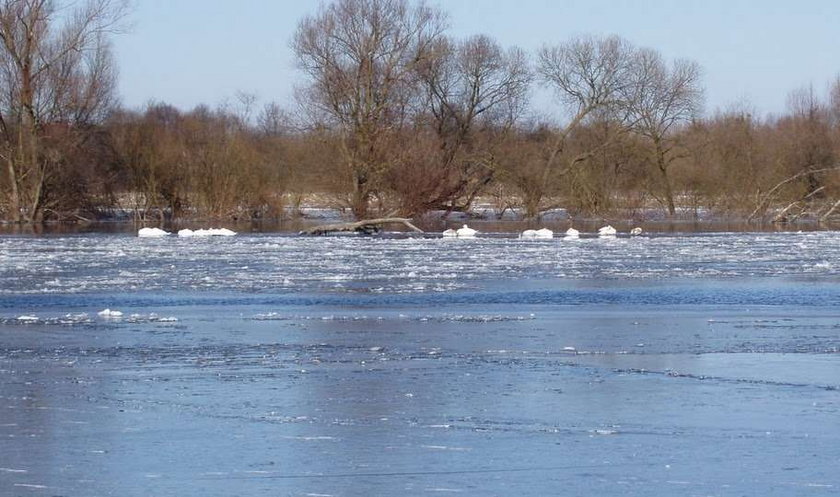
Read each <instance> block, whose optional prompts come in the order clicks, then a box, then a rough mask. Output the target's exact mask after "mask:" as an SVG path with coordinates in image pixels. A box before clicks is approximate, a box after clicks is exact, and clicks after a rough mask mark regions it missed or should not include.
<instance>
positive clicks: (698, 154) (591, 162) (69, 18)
mask: <svg viewBox="0 0 840 497" xmlns="http://www.w3.org/2000/svg"><path fill="white" fill-rule="evenodd" d="M129 15H130V12H129V10H128V8H127V4H126V3H125V2H123V1H121V0H82V1H79V2H72V3H71V2H60V1H51V0H0V219H3V220H6V221H8V222H17V223H33V224H37V223H42V222H45V221H67V220H89V219H102V218H107V217H113V216H116V215H118V214H120V213H123V215H124V214H125V213H131V215H133V216H137V217H138V218H144V219H158V218H159V219H164V218H165V219H197V218H213V219H219V220H225V219H228V220H229V219H239V220H243V219H255V218H261V219H269V218H281V217H283V216H287V215H290V213H293V212H295V209H296V208H298V207H300V206H301V204H307V205H312V204H317V205H319V206H327V207H332V208H341V209H346V211H347V212H348V213H352V215H353V216H354V217H356V218H359V219H363V218H367V217H371V216H374V215H376V216H382V215H400V216H408V217H422V216H424V215H426V214H428V213H431V212H439V211H444V212H453V211H466V210H469V209H470V207H471V205H473V204H474V203H475V202H476V201H477V199H481V200H482V202H490V203H492V204H493V205H494V206H496V207H497V208H498V209H499V210H500V211H501V210H502V209H506V208H516V209H520V210H521V212H523V213H524V215H525V216H526V217H528V218H532V219H533V218H538V217H539V215H540V213H541V212H544V211H545V210H546V209H550V208H557V207H562V208H566V209H567V210H569V212H571V213H573V214H574V215H586V216H608V215H617V213H620V214H621V215H625V216H629V217H639V216H644V215H647V214H646V213H650V212H652V211H656V212H660V213H662V214H663V215H664V216H666V217H686V216H694V215H696V214H697V213H699V212H702V213H706V214H711V215H725V216H738V217H740V218H742V219H748V220H756V221H793V220H796V219H813V220H822V221H829V220H831V219H832V218H834V219H837V218H838V217H840V162H838V156H839V155H840V79H838V80H837V81H834V82H833V83H831V82H826V83H828V84H827V85H826V86H827V87H828V88H829V90H828V91H827V92H825V93H824V92H817V91H814V90H813V88H805V89H798V90H797V89H792V92H791V93H790V95H789V106H788V110H787V112H786V113H785V114H784V115H778V116H773V117H759V116H756V115H755V112H754V111H751V110H750V109H749V108H738V107H733V108H732V109H730V110H727V111H723V112H719V113H716V114H714V115H706V114H704V112H703V104H704V101H703V100H704V99H703V82H702V71H701V68H700V67H699V66H698V64H697V63H695V62H693V61H690V60H666V59H665V58H663V56H662V55H661V54H660V53H659V52H657V51H656V50H655V49H651V48H643V47H637V46H634V45H633V44H631V43H630V42H628V41H627V40H624V39H621V38H619V37H595V36H581V37H576V38H571V39H565V40H545V42H546V43H545V45H544V46H543V48H541V49H540V50H539V51H537V52H536V53H526V52H524V51H523V50H520V49H518V48H516V47H504V46H501V45H500V44H499V43H498V42H497V41H495V40H494V39H492V38H491V37H488V36H485V35H474V36H470V37H467V38H464V39H459V38H454V37H452V36H451V35H450V34H449V33H448V31H447V15H446V13H445V12H443V11H441V10H440V9H439V8H436V7H433V6H430V5H427V4H424V3H421V2H412V1H408V0H334V1H332V2H330V3H326V4H324V5H323V6H321V7H320V8H319V9H317V10H315V11H313V13H312V14H311V15H310V16H309V17H306V18H303V19H301V20H300V21H299V23H298V27H297V31H296V33H295V35H294V38H293V40H292V43H291V47H290V50H292V51H293V52H294V54H295V56H296V59H297V61H298V66H299V70H300V71H301V72H302V74H303V75H305V81H306V87H305V88H303V89H302V90H301V91H299V92H298V94H297V96H296V101H295V102H290V103H289V104H288V105H285V106H281V105H279V104H276V103H271V104H267V105H264V106H261V105H257V104H256V99H255V98H254V97H253V96H251V95H248V94H245V93H242V94H239V95H237V96H236V98H235V99H233V101H232V103H228V104H226V105H222V106H218V107H211V106H206V105H202V106H199V107H197V108H194V109H192V110H189V111H185V110H179V109H177V108H175V107H173V106H171V105H168V104H166V103H165V102H159V103H153V104H150V105H148V106H147V107H146V108H144V109H126V108H122V107H121V106H120V105H119V104H118V96H117V95H116V94H115V92H116V78H117V76H116V67H115V62H114V58H113V56H112V53H111V48H110V39H111V38H112V37H113V36H119V34H117V33H118V31H119V28H120V26H121V25H122V24H123V23H124V22H125V20H126V19H127V17H128V16H129ZM535 15H537V14H536V13H535ZM537 87H539V88H541V89H545V90H550V91H551V92H552V95H553V96H554V102H555V104H556V105H555V106H554V108H553V109H550V110H548V111H547V110H546V109H538V108H534V106H533V105H532V103H531V102H530V101H529V97H530V96H531V95H532V93H533V90H534V89H535V88H537Z"/></svg>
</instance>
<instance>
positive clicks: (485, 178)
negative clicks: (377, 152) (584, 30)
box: [390, 35, 530, 215]
mask: <svg viewBox="0 0 840 497" xmlns="http://www.w3.org/2000/svg"><path fill="white" fill-rule="evenodd" d="M417 74H418V77H419V78H420V81H421V84H422V87H423V91H424V98H423V99H422V100H421V101H420V105H421V106H420V108H419V109H418V117H417V119H416V123H415V126H414V127H413V129H412V130H411V131H410V134H409V135H407V136H406V141H407V143H406V144H405V145H403V146H402V147H400V148H401V150H402V152H403V153H401V154H400V158H401V161H400V163H399V167H398V168H395V169H394V170H393V171H392V172H393V174H392V175H391V179H392V182H391V185H390V186H391V189H392V190H394V191H395V192H396V193H397V195H398V196H399V197H400V200H401V210H402V211H404V212H405V213H406V214H411V215H413V214H418V213H421V212H425V211H428V210H431V209H445V210H449V211H451V210H465V209H466V208H467V207H469V205H470V203H471V202H472V200H473V199H474V198H475V196H476V195H477V194H478V193H479V192H480V191H481V189H482V188H483V187H484V186H485V185H486V184H487V183H488V182H489V181H490V180H491V179H492V177H493V174H494V167H493V158H492V152H491V148H492V147H490V146H489V145H491V144H492V142H493V140H492V139H487V138H488V137H489V136H490V135H496V134H498V133H504V132H505V130H506V129H509V128H510V127H511V126H512V125H513V124H514V122H515V120H516V118H517V117H518V116H519V114H520V113H521V111H522V109H523V108H524V102H525V100H526V96H527V91H528V85H529V82H530V71H529V70H528V64H527V60H526V57H525V54H524V53H523V52H522V51H521V50H519V49H516V48H512V49H509V50H504V49H502V48H501V47H500V46H499V45H498V44H497V43H496V42H495V41H493V40H492V39H491V38H489V37H487V36H484V35H477V36H473V37H470V38H468V39H466V40H464V41H462V42H456V41H453V40H451V39H447V38H441V39H440V40H439V41H438V42H437V43H436V44H435V45H434V49H433V50H431V51H430V52H429V54H428V56H427V57H426V58H424V59H423V60H421V61H420V63H419V64H418V67H417ZM420 137H422V139H420ZM417 145H420V146H417Z"/></svg>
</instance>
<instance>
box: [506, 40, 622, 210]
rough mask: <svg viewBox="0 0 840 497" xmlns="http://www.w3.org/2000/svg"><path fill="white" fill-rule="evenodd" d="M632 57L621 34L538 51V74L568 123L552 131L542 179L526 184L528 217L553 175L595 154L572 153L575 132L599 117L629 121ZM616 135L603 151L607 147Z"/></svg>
mask: <svg viewBox="0 0 840 497" xmlns="http://www.w3.org/2000/svg"><path fill="white" fill-rule="evenodd" d="M632 55H633V48H632V46H630V44H629V43H627V42H626V41H624V40H622V39H621V38H619V37H616V36H611V37H607V38H596V37H580V38H574V39H572V40H570V41H568V42H565V43H562V44H560V45H555V46H545V47H543V48H542V49H541V50H540V51H539V54H538V64H537V71H538V73H539V75H540V77H541V79H542V82H543V83H545V84H547V85H548V86H549V87H550V88H551V89H552V90H553V91H554V93H555V95H556V98H557V100H558V102H559V103H560V104H561V105H562V106H563V109H564V118H565V122H564V123H562V124H560V125H559V126H554V127H552V128H550V136H547V137H546V138H547V140H546V141H545V152H544V154H543V155H544V156H543V159H542V164H543V165H542V167H541V171H540V173H539V176H538V178H536V179H535V180H534V181H528V182H526V183H527V184H529V189H528V190H526V191H523V192H522V193H523V195H524V197H525V206H526V211H527V215H528V216H529V217H535V216H537V215H538V213H539V208H540V203H541V201H542V199H543V198H544V196H545V195H546V193H547V190H548V187H549V184H550V181H551V178H552V176H562V175H565V174H566V173H568V172H569V171H570V170H571V169H572V168H574V167H575V166H577V165H578V164H580V163H582V162H583V161H585V160H586V159H587V158H589V157H590V156H591V154H592V153H594V152H595V151H596V150H585V151H582V152H580V153H578V154H574V155H568V154H567V152H568V148H567V144H568V140H569V138H570V136H571V134H572V133H574V132H575V130H577V129H579V127H580V126H581V125H582V124H583V123H584V122H585V121H586V120H587V119H589V118H592V117H594V116H596V115H597V116H598V118H599V119H601V120H605V119H607V120H608V119H615V120H617V121H623V120H624V117H625V115H626V114H625V109H626V105H625V104H624V101H623V98H624V97H625V96H626V91H625V89H626V86H627V85H628V84H629V83H630V74H631V63H632V61H633V60H632ZM547 129H548V128H547ZM612 136H613V135H611V138H610V139H608V140H607V141H605V142H603V143H601V144H600V145H598V147H601V146H608V145H609V142H610V141H611V139H612Z"/></svg>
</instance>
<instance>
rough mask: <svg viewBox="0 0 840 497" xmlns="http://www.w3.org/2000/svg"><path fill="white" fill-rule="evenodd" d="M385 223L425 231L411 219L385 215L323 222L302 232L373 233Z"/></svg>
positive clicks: (315, 233) (303, 233) (306, 233)
mask: <svg viewBox="0 0 840 497" xmlns="http://www.w3.org/2000/svg"><path fill="white" fill-rule="evenodd" d="M384 224H402V225H404V226H406V227H408V228H409V229H411V230H414V231H416V232H418V233H423V232H424V231H423V230H421V229H420V228H418V227H417V226H414V225H413V224H411V219H407V218H403V217H383V218H379V219H362V220H361V221H356V222H353V223H338V224H323V225H321V226H315V227H313V228H309V229H305V230H303V231H301V232H300V234H301V235H326V234H327V233H335V232H338V231H356V232H359V233H365V234H371V233H377V232H379V231H380V230H381V229H382V225H384Z"/></svg>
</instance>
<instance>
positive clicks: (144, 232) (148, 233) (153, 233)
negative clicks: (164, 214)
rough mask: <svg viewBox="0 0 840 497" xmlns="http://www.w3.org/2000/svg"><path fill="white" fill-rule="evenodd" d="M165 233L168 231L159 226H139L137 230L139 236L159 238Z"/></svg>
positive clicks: (167, 233)
mask: <svg viewBox="0 0 840 497" xmlns="http://www.w3.org/2000/svg"><path fill="white" fill-rule="evenodd" d="M167 235H169V232H168V231H163V230H162V229H160V228H140V229H139V230H138V231H137V236H138V237H140V238H159V237H162V236H167Z"/></svg>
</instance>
